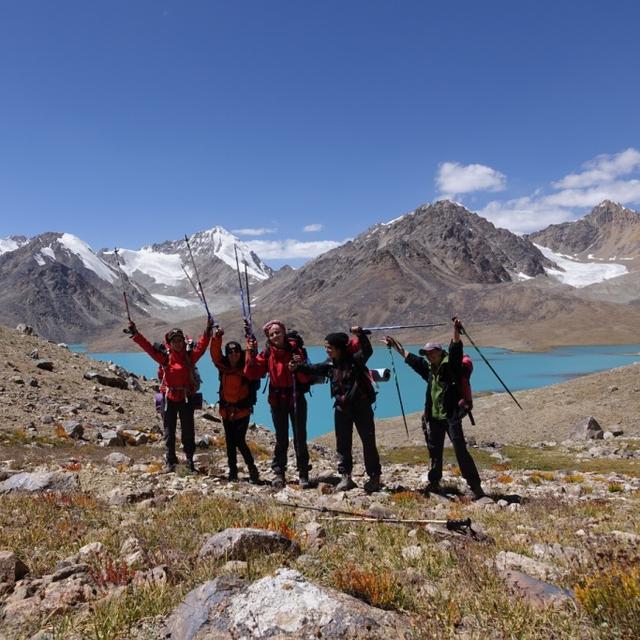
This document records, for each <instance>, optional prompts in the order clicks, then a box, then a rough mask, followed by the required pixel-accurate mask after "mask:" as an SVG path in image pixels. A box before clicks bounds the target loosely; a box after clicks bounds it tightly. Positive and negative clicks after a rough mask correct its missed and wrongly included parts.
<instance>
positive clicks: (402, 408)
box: [387, 345, 409, 440]
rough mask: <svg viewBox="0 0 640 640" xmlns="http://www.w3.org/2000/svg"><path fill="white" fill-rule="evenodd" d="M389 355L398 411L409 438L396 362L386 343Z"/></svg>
mask: <svg viewBox="0 0 640 640" xmlns="http://www.w3.org/2000/svg"><path fill="white" fill-rule="evenodd" d="M387 349H389V355H390V356H391V368H392V369H393V379H394V380H395V383H396V391H397V392H398V400H399V401H400V411H402V420H403V422H404V430H405V431H406V432H407V440H408V439H409V427H408V426H407V416H405V415H404V404H403V403H402V395H401V394H400V385H399V384H398V372H397V371H396V362H395V360H394V359H393V352H392V351H391V346H389V345H387Z"/></svg>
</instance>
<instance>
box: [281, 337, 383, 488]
mask: <svg viewBox="0 0 640 640" xmlns="http://www.w3.org/2000/svg"><path fill="white" fill-rule="evenodd" d="M351 333H352V334H354V336H355V337H354V338H352V339H351V340H350V339H349V336H348V335H347V334H346V333H330V334H329V335H328V336H327V337H326V338H325V344H324V346H325V349H326V352H327V356H328V359H327V360H326V361H325V362H323V363H320V364H302V361H301V359H299V358H294V359H293V360H292V362H291V364H290V365H289V367H290V369H291V370H292V371H294V370H296V369H297V370H299V371H301V372H303V373H307V374H310V375H313V376H323V377H325V378H328V379H329V381H330V383H331V397H332V398H333V399H334V405H333V406H334V424H335V432H336V450H337V452H338V471H339V473H340V475H341V476H342V479H341V480H340V483H339V484H338V486H337V487H336V489H337V490H338V491H348V490H349V489H353V488H355V487H356V486H357V485H356V484H355V482H354V481H353V480H352V479H351V471H352V469H353V456H352V445H353V425H354V424H355V426H356V429H357V430H358V435H359V436H360V440H362V450H363V453H364V466H365V469H366V471H367V474H368V475H369V480H367V482H365V484H364V490H365V491H367V492H368V493H373V492H374V491H379V490H380V487H381V484H380V475H381V471H382V469H381V467H380V456H379V455H378V448H377V447H376V432H375V423H374V421H373V409H372V408H371V405H372V404H373V402H374V401H375V397H376V394H375V391H374V389H373V384H372V382H371V378H370V376H369V370H368V369H367V366H366V362H367V360H368V359H369V358H370V357H371V354H372V353H373V349H372V348H371V343H370V342H369V338H368V337H367V336H366V335H365V334H364V333H363V331H362V327H351Z"/></svg>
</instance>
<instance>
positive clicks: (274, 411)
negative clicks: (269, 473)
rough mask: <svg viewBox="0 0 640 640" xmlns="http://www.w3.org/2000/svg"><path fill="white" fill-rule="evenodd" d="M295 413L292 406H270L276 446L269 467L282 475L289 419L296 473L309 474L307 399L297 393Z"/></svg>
mask: <svg viewBox="0 0 640 640" xmlns="http://www.w3.org/2000/svg"><path fill="white" fill-rule="evenodd" d="M296 408H297V410H298V412H297V415H295V413H294V409H293V407H289V406H286V405H285V406H273V405H272V406H271V418H272V420H273V427H274V429H275V430H276V447H275V449H274V452H273V460H272V461H271V469H272V470H273V472H274V473H275V474H276V475H284V474H285V471H286V470H287V451H288V450H289V420H291V427H292V430H293V448H294V450H295V452H296V463H297V466H298V473H299V474H300V475H301V476H304V477H308V476H309V449H308V448H307V399H306V398H305V397H304V394H298V397H297V400H296Z"/></svg>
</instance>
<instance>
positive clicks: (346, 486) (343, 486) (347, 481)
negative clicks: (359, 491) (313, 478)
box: [336, 473, 358, 491]
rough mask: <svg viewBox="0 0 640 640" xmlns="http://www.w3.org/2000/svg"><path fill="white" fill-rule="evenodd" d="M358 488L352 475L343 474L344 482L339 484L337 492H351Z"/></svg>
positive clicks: (341, 481)
mask: <svg viewBox="0 0 640 640" xmlns="http://www.w3.org/2000/svg"><path fill="white" fill-rule="evenodd" d="M357 486H358V485H357V484H356V483H355V482H354V481H353V480H352V479H351V474H350V473H343V474H342V480H340V482H338V486H337V487H336V491H349V490H351V489H355V488H356V487H357Z"/></svg>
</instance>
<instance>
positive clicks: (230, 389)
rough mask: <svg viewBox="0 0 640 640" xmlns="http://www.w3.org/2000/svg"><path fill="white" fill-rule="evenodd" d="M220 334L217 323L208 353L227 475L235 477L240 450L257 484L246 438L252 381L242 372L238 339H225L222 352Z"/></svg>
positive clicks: (251, 406) (251, 478) (251, 400)
mask: <svg viewBox="0 0 640 640" xmlns="http://www.w3.org/2000/svg"><path fill="white" fill-rule="evenodd" d="M223 335H224V329H222V327H218V328H217V329H216V331H215V333H214V334H213V338H212V340H211V348H210V353H211V359H212V360H213V364H215V365H216V367H217V369H218V371H219V372H220V390H219V394H220V401H219V408H220V416H221V418H222V425H223V427H224V437H225V441H226V445H227V463H228V465H229V475H228V479H229V481H230V482H234V481H236V480H237V479H238V458H237V451H240V453H241V454H242V457H243V458H244V461H245V464H246V465H247V469H248V471H249V478H250V481H251V483H252V484H257V483H258V482H259V481H260V474H259V473H258V468H257V467H256V464H255V462H254V460H253V456H252V455H251V451H250V450H249V446H248V445H247V441H246V436H247V429H248V428H249V418H250V417H251V412H252V411H253V405H254V404H255V402H256V396H255V383H254V382H252V381H251V380H249V379H248V378H247V377H246V376H245V375H244V363H245V354H244V351H243V350H242V347H241V346H240V343H238V342H235V341H231V342H227V344H226V345H225V346H224V355H223V353H222V336H223ZM259 384H260V382H259V381H258V385H259Z"/></svg>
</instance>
